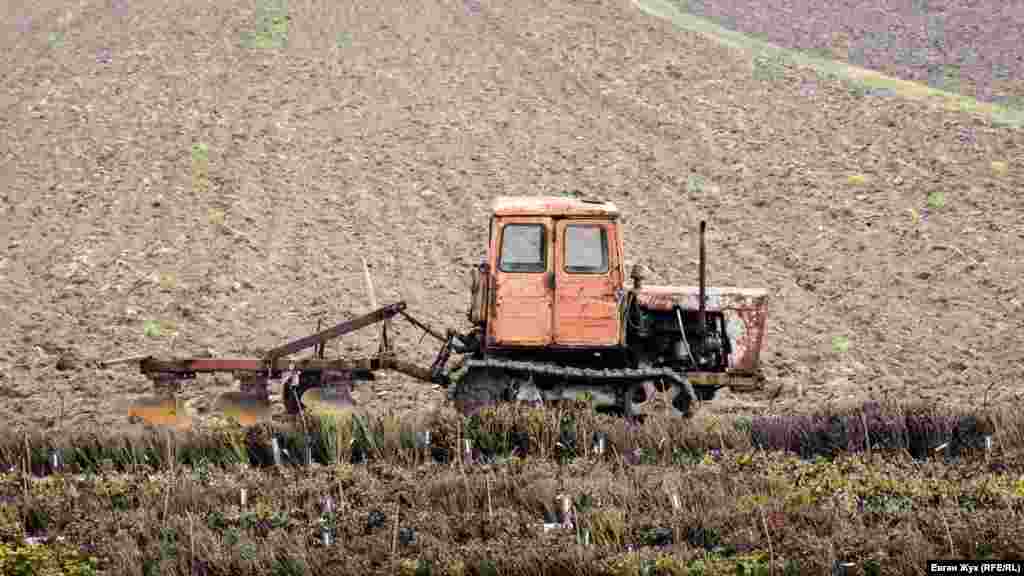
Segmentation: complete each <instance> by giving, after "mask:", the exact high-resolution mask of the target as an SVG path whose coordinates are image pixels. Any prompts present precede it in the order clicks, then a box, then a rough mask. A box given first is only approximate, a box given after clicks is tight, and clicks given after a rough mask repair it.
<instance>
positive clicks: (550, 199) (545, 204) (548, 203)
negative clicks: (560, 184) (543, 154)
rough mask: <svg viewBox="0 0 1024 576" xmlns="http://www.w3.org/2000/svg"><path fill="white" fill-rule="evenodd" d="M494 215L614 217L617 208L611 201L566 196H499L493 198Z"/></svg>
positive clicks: (617, 211) (617, 212)
mask: <svg viewBox="0 0 1024 576" xmlns="http://www.w3.org/2000/svg"><path fill="white" fill-rule="evenodd" d="M492 210H493V213H494V215H495V216H502V217H503V216H562V217H586V216H604V217H608V218H615V217H616V216H618V214H619V210H618V208H616V206H615V204H612V203H611V202H595V201H585V200H580V199H578V198H570V197H566V196H499V197H497V198H495V199H494V203H493V204H492Z"/></svg>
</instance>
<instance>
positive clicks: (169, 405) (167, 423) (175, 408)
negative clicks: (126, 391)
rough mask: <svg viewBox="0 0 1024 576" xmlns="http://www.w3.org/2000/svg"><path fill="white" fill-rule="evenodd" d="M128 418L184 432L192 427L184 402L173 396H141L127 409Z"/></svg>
mask: <svg viewBox="0 0 1024 576" xmlns="http://www.w3.org/2000/svg"><path fill="white" fill-rule="evenodd" d="M128 416H129V418H131V419H133V420H142V421H144V422H147V423H149V424H152V425H154V426H163V427H167V428H175V429H179V430H186V429H188V428H191V427H192V414H191V412H190V411H189V410H188V408H187V407H186V406H185V402H184V401H183V400H182V399H180V398H177V397H175V396H166V395H159V396H143V397H142V398H138V399H137V400H135V401H134V402H132V403H131V405H130V406H129V407H128Z"/></svg>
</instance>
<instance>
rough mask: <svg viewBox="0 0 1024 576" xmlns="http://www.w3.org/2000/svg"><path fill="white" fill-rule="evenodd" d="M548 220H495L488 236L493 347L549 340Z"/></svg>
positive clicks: (551, 304)
mask: <svg viewBox="0 0 1024 576" xmlns="http://www.w3.org/2000/svg"><path fill="white" fill-rule="evenodd" d="M553 233H554V228H553V220H552V219H551V218H545V217H515V218H502V219H500V220H498V229H497V233H496V234H495V237H494V238H493V239H492V242H493V245H492V246H491V254H492V258H493V260H494V262H492V263H491V266H492V270H494V292H493V294H494V296H493V300H492V305H493V310H492V313H491V315H490V316H491V318H490V321H489V322H488V332H489V334H488V342H489V343H490V344H494V345H497V346H546V345H548V344H550V343H551V323H552V312H553V308H554V292H553V291H554V282H553V281H554V279H555V278H554V275H553V274H552V267H553V263H552V260H553V250H552V244H553V242H552V238H553Z"/></svg>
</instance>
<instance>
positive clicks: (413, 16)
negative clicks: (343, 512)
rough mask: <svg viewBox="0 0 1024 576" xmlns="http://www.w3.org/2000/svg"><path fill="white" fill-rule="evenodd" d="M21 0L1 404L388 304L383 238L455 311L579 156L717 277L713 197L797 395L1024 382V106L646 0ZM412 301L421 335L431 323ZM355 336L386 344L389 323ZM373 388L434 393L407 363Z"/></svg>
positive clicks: (722, 252) (598, 191) (407, 400)
mask: <svg viewBox="0 0 1024 576" xmlns="http://www.w3.org/2000/svg"><path fill="white" fill-rule="evenodd" d="M371 4H372V3H371ZM5 6H6V12H5V13H4V14H3V18H2V19H0V21H2V22H3V24H0V26H2V27H3V28H4V30H3V34H2V36H0V38H2V40H0V43H2V44H0V48H2V50H0V53H2V54H4V56H3V63H2V64H0V74H2V78H3V84H4V86H5V87H6V89H5V90H4V92H3V93H2V95H0V108H2V110H3V113H2V114H0V136H2V137H0V178H2V183H3V186H2V188H0V211H2V212H3V214H4V217H3V219H2V220H0V246H3V250H0V326H4V327H5V328H6V329H5V330H2V331H0V390H2V394H3V395H4V397H5V398H8V400H7V401H5V402H3V404H2V414H3V419H4V420H7V421H9V422H13V423H16V424H33V425H44V426H46V425H52V424H54V423H55V420H56V419H57V418H58V415H59V414H60V413H61V412H62V411H63V413H64V415H65V418H64V424H65V425H85V424H102V425H109V426H119V425H122V424H123V423H124V421H125V418H124V416H123V415H122V414H121V413H120V412H118V411H117V410H116V409H115V408H116V406H117V404H118V403H119V402H120V401H122V400H126V399H130V398H131V397H132V396H133V395H134V394H137V393H143V392H146V391H148V389H149V386H148V383H147V381H146V380H145V379H144V378H142V377H141V376H139V375H137V374H133V373H132V372H131V371H130V370H128V369H123V368H122V369H116V370H115V369H110V370H98V369H95V368H92V367H90V366H89V365H88V364H87V363H85V362H84V361H85V360H89V359H98V358H110V357H117V356H125V355H130V354H136V353H154V354H159V355H169V354H179V355H191V354H198V353H203V352H206V351H211V352H213V353H216V354H220V355H246V354H253V353H256V352H258V351H259V350H260V349H265V348H267V347H269V346H272V345H274V344H277V343H280V342H282V341H284V340H286V339H288V338H291V337H295V336H299V335H303V334H305V333H308V332H309V331H311V330H312V329H313V328H314V327H315V325H316V321H317V319H318V318H323V319H324V320H325V321H327V322H332V321H338V320H341V319H344V318H346V317H347V316H348V315H350V314H352V313H355V312H357V311H363V310H365V309H366V308H367V307H368V304H367V298H366V291H365V288H364V285H363V280H362V269H361V263H360V256H364V257H366V258H367V260H369V261H370V262H371V264H372V267H373V273H374V277H375V280H376V284H377V294H378V299H379V300H380V301H382V302H389V301H393V300H396V299H399V298H403V299H405V300H407V301H408V303H409V305H410V309H411V310H412V311H413V312H414V313H415V314H416V315H417V316H419V317H422V318H424V319H426V320H429V321H431V322H432V323H434V324H435V325H438V326H443V325H448V326H452V327H460V328H461V327H463V326H464V313H465V308H466V304H467V301H468V297H467V289H466V288H467V285H468V277H467V274H468V269H469V267H470V266H471V265H473V264H475V263H476V262H478V261H479V260H480V259H481V258H482V256H483V254H484V241H485V239H486V235H487V224H486V217H487V208H488V205H489V202H490V200H491V198H492V197H494V196H495V195H498V194H549V193H561V192H564V191H572V190H578V191H581V192H584V193H586V194H589V195H594V196H599V197H604V198H607V199H609V200H612V201H614V202H616V203H618V204H619V205H620V207H621V208H622V209H623V210H624V211H625V213H626V214H627V216H626V225H627V227H628V236H627V238H626V250H627V253H628V254H629V255H630V257H631V258H632V259H634V260H642V261H645V262H646V263H647V264H649V265H650V267H651V268H652V269H653V270H654V271H655V277H654V278H652V281H656V282H659V283H662V282H674V283H687V284H689V283H693V281H694V279H695V277H696V250H695V234H694V233H693V230H695V228H696V223H697V222H698V220H699V219H701V218H707V219H708V220H709V226H710V233H709V242H710V244H709V246H710V249H709V256H710V258H711V260H710V271H711V280H712V282H713V283H715V284H733V285H741V286H751V287H758V286H762V287H766V288H768V289H769V290H770V291H771V294H772V301H771V313H770V318H769V322H770V324H769V325H770V332H769V338H768V341H767V343H766V349H765V353H764V355H763V361H764V365H765V371H766V374H767V377H768V386H769V388H770V389H775V388H776V387H778V386H779V385H782V386H784V388H783V389H782V391H781V395H780V396H779V397H778V398H777V399H776V400H775V402H774V409H782V410H795V409H799V408H802V407H804V406H808V405H819V404H821V403H822V402H824V401H826V400H827V399H847V398H864V397H869V396H881V395H883V394H889V395H892V396H896V397H900V398H908V399H916V398H925V399H934V400H940V401H948V402H953V403H956V402H965V401H966V402H972V401H976V400H979V399H981V398H983V397H985V396H987V397H988V398H989V399H990V400H993V401H997V402H1008V401H1011V400H1013V399H1014V395H1015V394H1017V395H1018V397H1019V394H1020V392H1019V390H1020V382H1021V377H1022V375H1024V374H1022V372H1024V370H1022V368H1021V366H1024V348H1022V347H1021V346H1020V345H1019V343H1020V342H1021V341H1022V336H1024V334H1022V328H1024V310H1022V306H1024V302H1022V298H1024V297H1022V294H1021V291H1020V282H1019V277H1020V275H1021V271H1022V270H1021V262H1022V257H1024V253H1022V252H1024V251H1022V247H1024V242H1022V239H1024V224H1022V221H1021V217H1020V214H1021V213H1022V212H1021V211H1022V209H1024V199H1022V197H1021V195H1020V191H1019V188H1020V183H1021V181H1022V177H1024V132H1022V131H1020V130H1016V131H1014V130H1009V129H1004V128H996V127H993V126H992V125H991V124H990V123H988V122H987V121H985V120H983V119H981V118H974V117H970V116H966V115H962V114H957V113H952V112H948V111H945V110H943V109H942V108H941V107H940V106H938V105H935V106H931V105H922V104H917V103H905V102H901V101H899V100H896V99H890V98H885V99H882V98H864V97H859V96H857V95H856V94H854V93H852V92H851V91H850V90H848V89H847V88H846V87H845V86H843V85H842V84H839V83H836V82H833V81H826V80H822V79H819V78H817V77H815V76H814V75H813V74H812V73H811V72H806V71H799V70H791V69H787V70H784V71H783V73H782V74H780V75H777V76H776V77H774V78H773V79H771V80H764V79H760V78H759V77H756V76H755V74H754V67H753V66H752V63H751V59H750V56H749V55H747V54H743V53H740V52H737V51H734V50H730V49H726V48H723V47H719V46H717V45H715V44H713V43H710V42H709V41H707V40H706V39H702V38H700V37H698V36H696V35H693V34H690V33H686V32H680V31H678V30H676V29H673V28H672V27H671V25H670V24H669V23H667V22H664V21H660V20H657V19H654V18H651V17H648V16H645V15H644V14H642V13H641V12H639V11H638V10H636V9H635V7H634V6H633V5H632V4H631V3H630V2H629V1H628V0H602V1H601V2H591V3H583V4H581V3H571V2H565V1H562V0H559V1H555V2H548V1H545V2H540V1H539V0H524V1H520V2H513V3H498V2H487V1H485V2H462V1H444V2H434V1H428V2H425V3H424V2H391V3H388V4H387V5H386V6H378V5H376V4H373V5H372V6H371V5H370V4H367V5H365V6H362V7H355V6H348V5H345V6H340V5H335V3H328V2H322V1H319V0H317V1H313V0H310V1H309V2H296V3H293V5H292V6H291V7H290V9H289V16H290V20H289V21H288V22H287V25H288V34H289V38H288V44H287V46H286V47H283V48H269V49H262V50H260V49H253V48H249V47H246V46H244V45H243V43H242V39H243V37H244V36H245V34H246V33H247V32H249V31H251V30H253V29H254V27H255V26H256V24H257V21H258V20H259V19H260V17H261V16H260V12H259V10H257V9H256V8H258V6H254V5H253V4H251V3H247V2H225V1H217V2H213V1H207V2H198V3H197V2H181V1H171V2H163V3H138V2H135V3H127V2H120V1H115V2H114V3H113V4H111V3H109V2H106V3H104V2H82V3H76V4H74V5H69V4H67V3H63V2H54V1H49V2H40V3H33V4H31V5H18V4H17V3H8V4H6V5H5ZM809 86H813V87H815V89H814V90H808V89H807V88H808V87H809ZM965 134H967V135H969V137H963V135H965ZM197 144H205V145H206V147H207V150H208V160H206V161H204V160H203V159H202V158H201V156H202V154H201V153H193V147H194V146H196V145H197ZM993 161H1001V162H1005V165H1003V166H1004V167H1005V169H1004V170H999V169H994V168H993V167H992V164H991V163H992V162H993ZM852 175H864V176H865V177H866V182H865V183H862V184H858V183H855V182H851V181H849V180H848V177H850V176H852ZM701 180H702V181H703V183H704V184H703V186H697V185H695V184H696V183H697V182H698V181H701ZM688 182H689V183H690V186H688ZM933 193H942V194H943V195H944V205H943V206H942V207H931V208H929V203H928V198H929V195H931V194H933ZM147 321H157V322H159V323H160V326H161V333H160V334H159V335H156V336H152V337H147V336H145V335H144V323H145V322H147ZM394 332H397V338H398V341H399V343H400V345H402V346H403V347H404V349H406V350H408V351H409V353H410V354H411V355H412V356H413V357H414V359H415V360H417V361H419V362H421V363H426V362H428V361H429V360H430V359H431V357H432V355H433V353H434V352H435V348H436V346H435V343H434V342H433V341H431V340H429V339H428V340H425V341H424V342H423V343H421V344H417V342H418V340H419V336H420V334H419V333H418V331H417V330H415V329H413V328H411V327H407V326H406V325H401V324H396V325H395V327H394ZM836 337H845V338H848V341H849V348H848V350H847V351H846V352H840V351H837V350H836V348H835V347H834V346H833V339H834V338H836ZM342 345H344V346H346V347H347V348H348V349H351V350H356V349H358V350H362V351H370V350H372V349H373V346H374V342H373V332H372V331H368V332H366V333H365V334H359V335H355V336H353V337H351V338H347V339H345V340H343V342H342ZM342 350H343V351H344V350H345V349H342ZM62 357H66V358H68V359H70V360H76V361H77V362H78V363H77V369H74V370H58V369H57V363H58V360H59V359H60V358H62ZM798 391H802V392H803V396H802V397H800V396H798V394H797V392H798ZM191 393H192V394H196V393H198V389H197V388H196V389H193V390H192V391H191ZM357 398H358V400H360V401H361V402H363V403H364V404H366V405H368V406H370V407H371V408H381V407H395V408H397V409H399V410H401V411H409V410H425V409H426V408H427V407H428V406H429V405H432V404H434V405H436V404H437V403H439V402H441V401H442V399H443V394H442V392H441V391H440V390H437V389H434V388H431V387H429V386H423V385H420V384H417V383H414V382H410V381H407V380H404V379H402V378H398V377H390V376H389V377H386V378H382V379H381V380H380V381H378V382H377V384H376V386H375V387H374V388H372V389H371V388H363V389H360V390H359V391H357ZM767 408H768V400H767V399H766V398H765V397H762V396H756V395H755V396H747V397H733V396H731V395H728V394H726V395H724V397H723V398H721V399H720V400H718V401H716V403H715V404H714V406H713V408H712V409H714V410H730V411H731V410H743V411H749V412H760V411H764V410H766V409H767Z"/></svg>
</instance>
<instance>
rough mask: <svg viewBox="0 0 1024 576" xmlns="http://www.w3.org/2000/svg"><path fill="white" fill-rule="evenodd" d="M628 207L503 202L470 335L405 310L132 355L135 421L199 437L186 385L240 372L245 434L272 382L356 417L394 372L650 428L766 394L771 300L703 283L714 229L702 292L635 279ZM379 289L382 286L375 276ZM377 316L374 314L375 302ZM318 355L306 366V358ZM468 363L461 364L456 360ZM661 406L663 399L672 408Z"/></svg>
mask: <svg viewBox="0 0 1024 576" xmlns="http://www.w3.org/2000/svg"><path fill="white" fill-rule="evenodd" d="M618 217H619V211H618V209H617V208H616V207H615V206H614V205H613V204H611V203H608V202H598V201H589V200H581V199H575V198H568V197H499V198H497V199H496V200H495V201H494V204H493V210H492V215H491V219H490V236H489V237H490V240H489V245H488V250H487V257H486V260H485V261H483V262H482V263H481V264H480V265H479V266H478V267H476V268H474V269H473V270H471V290H470V306H469V313H468V320H469V323H470V325H471V326H470V328H469V329H468V330H466V331H464V332H456V331H453V330H448V331H446V332H444V333H442V332H440V331H438V330H435V329H433V328H431V327H430V326H427V325H426V324H424V323H422V322H420V321H419V320H417V319H415V318H414V317H412V316H411V315H410V314H409V313H408V312H406V310H405V304H404V302H397V303H394V304H391V305H388V306H384V307H381V308H377V309H376V310H374V311H373V312H371V313H369V314H366V315H364V316H360V317H358V318H355V319H352V320H348V321H346V322H342V323H341V324H338V325H336V326H334V327H331V328H329V329H327V330H323V331H319V332H318V333H316V334H313V335H311V336H307V337H305V338H300V339H298V340H295V341H292V342H289V343H287V344H284V345H282V346H279V347H277V348H274V349H272V350H270V351H268V352H266V353H265V354H263V357H262V358H249V359H245V358H243V359H217V358H185V359H171V360H167V359H165V360H161V359H156V358H152V357H144V358H142V357H134V358H129V359H123V360H119V361H112V362H108V363H106V364H108V365H109V364H113V363H116V362H123V361H125V360H131V361H138V362H139V364H140V367H141V370H142V372H143V373H144V374H146V375H147V376H148V377H149V378H150V379H152V380H153V381H154V382H155V383H156V384H157V385H158V386H157V388H158V389H159V390H160V391H161V394H159V395H157V396H156V397H155V398H149V399H143V400H141V401H140V402H138V403H136V404H135V405H134V406H133V407H132V409H131V412H132V414H133V415H134V416H138V417H141V418H143V419H145V420H147V421H149V422H151V423H156V424H165V425H179V426H180V425H188V424H189V423H190V421H191V415H190V414H188V411H187V410H183V409H182V408H183V406H182V405H181V404H182V403H181V402H180V401H178V400H176V396H175V394H176V391H177V390H178V389H179V387H180V384H181V382H182V380H184V379H191V378H194V377H195V376H196V374H197V373H204V372H234V373H235V374H236V375H237V376H238V378H239V380H240V381H241V390H240V391H238V392H231V393H227V394H225V395H223V396H222V397H221V398H219V399H218V401H217V403H216V404H215V407H217V408H219V409H220V410H222V411H225V412H228V413H229V414H231V415H232V416H234V417H235V418H237V419H238V420H239V421H240V422H242V423H252V422H256V421H259V420H262V419H267V418H269V417H270V415H271V409H270V399H271V396H270V392H269V390H270V389H269V384H270V383H271V382H273V381H275V380H277V381H279V382H280V383H281V390H282V394H281V400H282V401H283V404H284V406H285V411H286V412H288V413H297V412H299V411H301V410H303V409H312V410H332V409H333V410H337V409H346V408H348V407H350V406H351V403H352V401H351V394H350V392H351V386H352V385H353V383H354V382H358V381H372V380H373V373H374V371H376V370H380V369H392V370H396V371H399V372H403V373H405V374H408V375H411V376H413V377H414V378H416V379H419V380H423V381H427V382H432V383H437V384H441V385H442V386H445V387H447V388H448V396H449V398H450V399H451V400H452V401H454V403H455V405H456V406H457V407H459V408H460V409H462V410H464V411H473V410H475V409H477V408H479V407H481V406H484V405H488V404H492V403H496V402H502V401H520V402H528V403H535V404H543V403H548V402H553V401H558V400H576V399H579V398H581V397H586V398H589V399H590V401H591V402H592V403H593V405H594V406H595V408H597V409H599V410H607V411H612V412H617V413H621V414H624V415H627V416H642V415H644V414H648V413H651V412H653V411H657V410H668V411H671V412H672V413H674V414H677V415H679V416H687V415H689V414H691V413H692V411H693V409H694V408H695V407H696V405H697V404H698V402H701V401H709V400H711V399H712V398H713V397H714V396H715V393H716V392H717V391H718V390H719V389H721V388H732V389H736V390H756V389H759V388H760V387H761V378H760V372H759V353H760V350H761V347H762V344H763V341H764V334H765V316H766V313H767V294H766V292H765V291H763V290H755V289H741V288H725V287H717V288H716V287H707V286H705V278H706V274H705V265H706V261H707V259H706V257H705V242H704V231H705V225H704V222H701V224H700V236H699V241H700V248H699V251H700V252H699V256H700V258H699V270H698V271H697V274H696V276H697V280H698V282H697V285H696V286H652V285H647V284H645V283H644V272H645V270H644V268H643V266H641V265H637V266H633V267H632V270H631V271H630V272H631V273H630V280H631V282H630V283H629V284H627V282H626V270H625V268H626V264H625V260H624V254H623V244H622V232H623V231H622V228H621V226H620V221H619V218H618ZM367 282H368V284H369V286H370V290H371V298H372V284H370V281H369V274H368V273H367ZM374 306H376V304H374ZM399 315H400V316H402V317H403V318H405V319H406V320H408V321H409V322H411V323H412V324H414V325H415V326H417V327H418V328H420V329H422V330H424V331H425V332H427V333H428V334H430V335H432V336H433V337H435V338H436V339H437V340H438V341H439V342H440V343H441V347H440V351H439V352H438V354H437V357H436V359H435V361H434V363H433V364H432V366H431V367H430V368H423V367H419V366H416V365H413V364H410V363H408V362H405V361H402V360H400V359H399V358H398V357H397V356H396V354H395V353H394V351H393V350H392V348H391V346H390V343H389V341H388V337H387V330H386V328H387V323H388V322H389V319H391V318H393V317H395V316H399ZM378 322H384V326H383V329H382V334H381V336H382V337H381V339H380V343H381V346H380V350H379V351H378V353H377V354H376V355H374V356H371V357H367V358H358V359H344V358H333V359H327V358H325V357H324V344H325V343H326V342H327V341H329V340H331V339H333V338H337V337H340V336H342V335H344V334H346V333H349V332H351V331H353V330H357V329H360V328H364V327H367V326H370V325H372V324H375V323H378ZM310 348H312V349H313V351H314V353H313V354H312V355H311V356H307V357H305V358H295V357H294V356H293V355H295V354H296V353H298V352H300V351H302V350H308V349H310ZM453 353H454V354H457V355H459V356H460V357H461V358H459V359H457V360H455V361H453V366H451V367H449V366H448V363H449V360H450V357H451V355H452V354H453ZM658 399H660V400H658Z"/></svg>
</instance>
